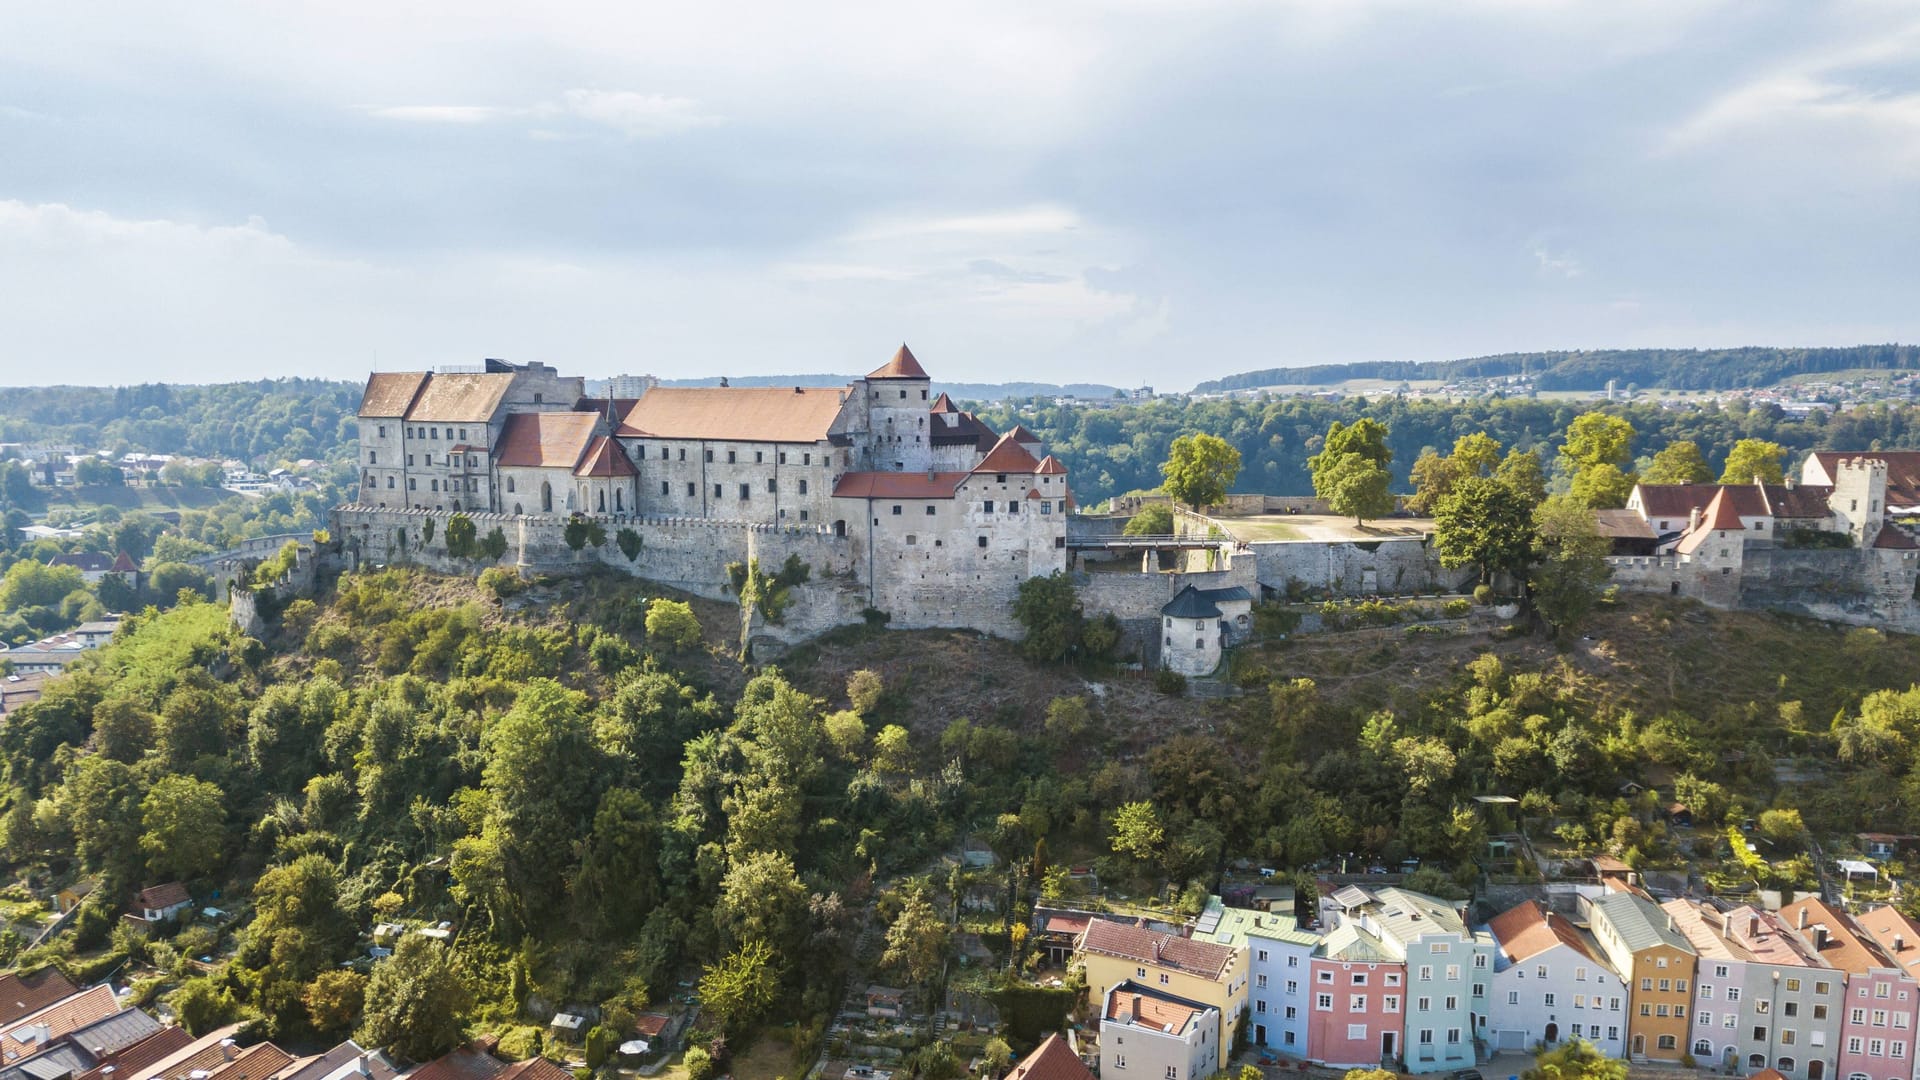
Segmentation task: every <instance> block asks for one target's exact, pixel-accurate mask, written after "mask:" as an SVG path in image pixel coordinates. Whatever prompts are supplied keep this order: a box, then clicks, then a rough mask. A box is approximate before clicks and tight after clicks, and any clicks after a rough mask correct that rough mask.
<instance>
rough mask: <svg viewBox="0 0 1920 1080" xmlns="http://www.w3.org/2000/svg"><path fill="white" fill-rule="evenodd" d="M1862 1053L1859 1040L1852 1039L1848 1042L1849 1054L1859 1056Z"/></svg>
mask: <svg viewBox="0 0 1920 1080" xmlns="http://www.w3.org/2000/svg"><path fill="white" fill-rule="evenodd" d="M1860 1051H1861V1042H1860V1040H1859V1039H1858V1038H1852V1039H1848V1040H1847V1053H1849V1054H1858V1053H1860Z"/></svg>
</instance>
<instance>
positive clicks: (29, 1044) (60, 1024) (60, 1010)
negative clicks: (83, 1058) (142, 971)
mask: <svg viewBox="0 0 1920 1080" xmlns="http://www.w3.org/2000/svg"><path fill="white" fill-rule="evenodd" d="M119 1011H120V1002H119V1001H118V1000H116V999H115V998H114V996H113V988H112V987H109V986H104V985H102V986H95V987H92V988H90V989H87V990H82V991H80V992H79V993H77V994H74V995H73V996H71V997H68V998H64V999H62V1000H60V1001H57V1002H55V1003H53V1004H52V1005H49V1006H47V1007H46V1008H44V1009H41V1010H40V1011H39V1012H35V1013H30V1014H28V1015H26V1016H23V1017H21V1018H20V1019H18V1020H16V1021H14V1022H13V1023H12V1024H11V1025H10V1026H9V1027H8V1028H7V1029H6V1031H5V1032H0V1059H4V1060H5V1061H8V1062H13V1061H18V1060H20V1059H21V1058H23V1057H25V1056H27V1055H28V1054H30V1053H32V1052H34V1051H35V1050H38V1049H40V1048H41V1047H43V1046H45V1045H46V1043H47V1042H51V1041H52V1040H54V1039H57V1038H59V1037H60V1036H62V1035H65V1034H67V1033H68V1032H70V1031H72V1030H74V1029H75V1028H79V1027H85V1026H86V1025H88V1024H91V1023H93V1022H94V1021H95V1020H101V1019H105V1018H106V1017H109V1016H112V1015H113V1014H114V1013H117V1012H119ZM30 1027H31V1028H40V1027H44V1028H46V1030H47V1036H46V1039H45V1040H38V1039H36V1040H34V1041H28V1040H27V1039H23V1038H21V1036H22V1035H24V1034H26V1029H27V1028H30Z"/></svg>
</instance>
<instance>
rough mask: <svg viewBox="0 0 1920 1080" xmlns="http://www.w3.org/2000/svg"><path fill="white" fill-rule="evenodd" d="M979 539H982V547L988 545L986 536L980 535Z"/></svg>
mask: <svg viewBox="0 0 1920 1080" xmlns="http://www.w3.org/2000/svg"><path fill="white" fill-rule="evenodd" d="M979 540H980V546H981V547H986V546H987V538H986V537H984V536H982V537H980V538H979Z"/></svg>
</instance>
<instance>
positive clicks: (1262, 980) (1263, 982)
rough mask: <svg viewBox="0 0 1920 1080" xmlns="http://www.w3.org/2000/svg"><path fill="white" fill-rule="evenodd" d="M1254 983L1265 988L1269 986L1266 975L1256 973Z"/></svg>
mask: <svg viewBox="0 0 1920 1080" xmlns="http://www.w3.org/2000/svg"><path fill="white" fill-rule="evenodd" d="M1253 985H1254V986H1257V987H1259V988H1260V989H1262V990H1265V989H1266V988H1267V977H1266V976H1265V975H1255V976H1254V977H1253Z"/></svg>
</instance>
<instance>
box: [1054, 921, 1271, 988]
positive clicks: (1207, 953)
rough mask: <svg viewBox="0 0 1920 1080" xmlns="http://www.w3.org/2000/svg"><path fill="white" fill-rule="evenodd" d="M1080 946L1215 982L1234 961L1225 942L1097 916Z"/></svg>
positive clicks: (1088, 925) (1090, 924)
mask: <svg viewBox="0 0 1920 1080" xmlns="http://www.w3.org/2000/svg"><path fill="white" fill-rule="evenodd" d="M1080 947H1081V948H1082V949H1085V950H1086V951H1087V952H1095V953H1101V954H1103V955H1106V956H1117V957H1120V958H1121V959H1123V960H1132V961H1134V962H1135V963H1141V964H1154V965H1157V966H1159V967H1163V968H1169V969H1172V970H1175V971H1185V972H1188V973H1190V974H1194V975H1198V976H1200V977H1201V978H1203V979H1212V980H1215V981H1218V980H1219V979H1221V978H1222V977H1224V976H1225V975H1226V971H1227V968H1229V967H1231V966H1232V964H1233V950H1232V949H1230V948H1228V947H1227V946H1225V945H1215V944H1213V943H1212V942H1208V941H1195V940H1193V939H1192V938H1184V937H1180V936H1178V935H1175V934H1167V933H1162V932H1160V931H1158V930H1148V929H1147V928H1146V927H1144V926H1133V925H1131V924H1128V923H1118V922H1114V921H1112V920H1111V919H1095V920H1093V921H1092V922H1090V923H1088V924H1087V932H1086V935H1085V936H1084V937H1082V938H1081V941H1080Z"/></svg>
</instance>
